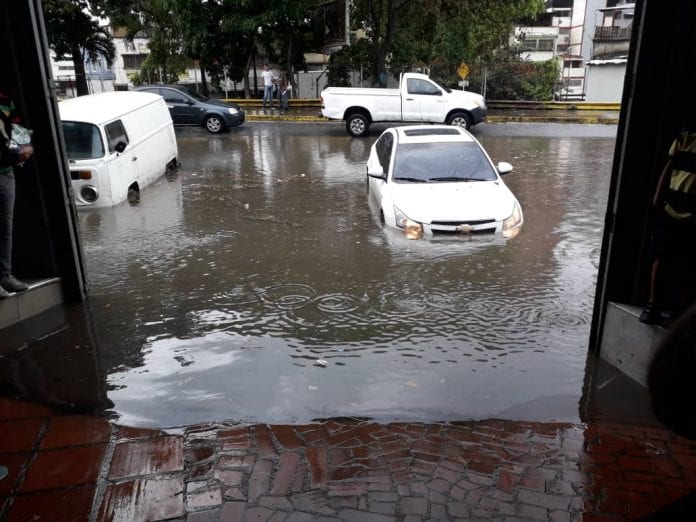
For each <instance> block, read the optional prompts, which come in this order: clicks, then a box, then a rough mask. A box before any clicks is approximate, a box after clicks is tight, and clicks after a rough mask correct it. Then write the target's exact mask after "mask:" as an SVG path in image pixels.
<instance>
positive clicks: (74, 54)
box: [43, 0, 116, 94]
mask: <svg viewBox="0 0 696 522" xmlns="http://www.w3.org/2000/svg"><path fill="white" fill-rule="evenodd" d="M87 7H89V4H88V2H87V1H85V0H44V2H43V8H44V21H45V24H46V33H47V34H48V40H49V45H50V47H51V49H53V51H54V52H55V53H56V56H58V57H59V58H63V57H65V56H69V57H70V59H72V61H73V65H74V67H75V77H76V82H77V92H78V94H87V93H88V92H89V89H88V87H87V76H86V74H85V65H84V59H87V60H90V61H93V62H96V61H97V60H98V59H99V58H104V59H105V60H106V61H107V63H108V64H109V65H111V63H112V61H113V59H114V56H115V54H116V50H115V49H114V44H113V42H112V40H111V35H110V34H109V32H108V31H107V30H106V29H105V28H104V27H101V26H100V25H99V23H98V22H97V21H96V20H93V19H92V17H91V16H90V15H89V14H87V13H86V12H85V9H86V8H87Z"/></svg>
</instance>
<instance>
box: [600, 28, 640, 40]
mask: <svg viewBox="0 0 696 522" xmlns="http://www.w3.org/2000/svg"><path fill="white" fill-rule="evenodd" d="M630 38H631V27H630V26H629V27H616V26H597V27H595V33H594V40H630Z"/></svg>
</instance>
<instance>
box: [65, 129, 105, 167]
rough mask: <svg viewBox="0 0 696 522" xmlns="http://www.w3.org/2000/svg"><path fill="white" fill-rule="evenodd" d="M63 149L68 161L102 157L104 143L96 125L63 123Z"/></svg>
mask: <svg viewBox="0 0 696 522" xmlns="http://www.w3.org/2000/svg"><path fill="white" fill-rule="evenodd" d="M62 123H63V136H64V137H65V149H66V151H67V153H68V159H70V160H86V159H97V158H102V157H104V142H103V141H102V137H101V134H100V133H99V129H98V128H97V126H96V125H92V124H91V123H83V122H79V121H64V122H62Z"/></svg>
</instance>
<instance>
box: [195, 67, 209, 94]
mask: <svg viewBox="0 0 696 522" xmlns="http://www.w3.org/2000/svg"><path fill="white" fill-rule="evenodd" d="M198 63H199V65H200V69H201V94H202V95H203V96H208V95H209V94H210V93H209V91H208V80H206V79H205V66H204V65H203V62H202V61H199V62H198Z"/></svg>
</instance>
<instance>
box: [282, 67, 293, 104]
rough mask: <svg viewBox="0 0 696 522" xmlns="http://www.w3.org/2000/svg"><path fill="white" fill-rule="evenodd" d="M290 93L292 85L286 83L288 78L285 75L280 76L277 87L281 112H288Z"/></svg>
mask: <svg viewBox="0 0 696 522" xmlns="http://www.w3.org/2000/svg"><path fill="white" fill-rule="evenodd" d="M291 93H292V84H291V83H290V82H289V81H288V77H287V75H286V74H285V73H282V74H281V75H280V85H279V96H280V98H279V104H280V110H281V112H285V111H287V110H288V98H290V95H291Z"/></svg>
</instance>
